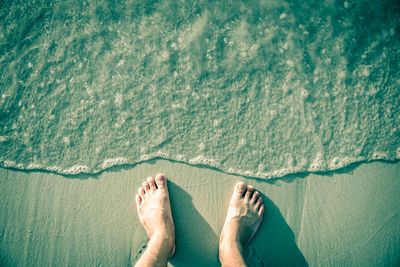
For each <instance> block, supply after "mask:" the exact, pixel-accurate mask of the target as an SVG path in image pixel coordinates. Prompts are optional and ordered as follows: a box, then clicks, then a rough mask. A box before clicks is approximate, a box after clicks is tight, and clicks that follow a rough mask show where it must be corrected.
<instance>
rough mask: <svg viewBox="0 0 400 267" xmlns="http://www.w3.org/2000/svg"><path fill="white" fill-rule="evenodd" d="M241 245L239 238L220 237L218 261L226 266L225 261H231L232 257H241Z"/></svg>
mask: <svg viewBox="0 0 400 267" xmlns="http://www.w3.org/2000/svg"><path fill="white" fill-rule="evenodd" d="M242 254H243V246H242V244H241V243H240V241H239V240H236V239H234V238H231V237H226V238H222V237H221V240H220V243H219V254H218V257H219V261H220V262H221V264H222V266H228V265H227V263H231V262H232V259H234V258H237V257H238V256H240V258H241V259H242Z"/></svg>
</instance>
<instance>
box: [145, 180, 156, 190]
mask: <svg viewBox="0 0 400 267" xmlns="http://www.w3.org/2000/svg"><path fill="white" fill-rule="evenodd" d="M147 183H148V184H149V186H150V190H151V191H156V189H157V187H156V184H155V183H154V178H153V177H149V178H147Z"/></svg>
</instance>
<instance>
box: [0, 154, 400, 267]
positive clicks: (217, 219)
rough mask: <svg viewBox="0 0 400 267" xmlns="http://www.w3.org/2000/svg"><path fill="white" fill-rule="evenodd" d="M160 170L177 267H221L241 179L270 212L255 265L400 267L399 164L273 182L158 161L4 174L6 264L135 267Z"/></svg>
mask: <svg viewBox="0 0 400 267" xmlns="http://www.w3.org/2000/svg"><path fill="white" fill-rule="evenodd" d="M158 172H161V173H164V174H165V175H166V176H167V178H168V179H169V184H168V186H169V188H170V195H171V205H172V210H173V217H174V221H175V224H176V234H177V236H176V254H175V256H174V257H173V258H172V259H171V261H170V264H171V265H172V266H203V267H204V266H219V263H218V260H217V251H218V238H219V233H220V231H221V229H222V225H223V222H224V219H225V213H226V209H227V205H228V201H229V198H230V196H231V193H232V190H233V186H234V184H235V183H237V182H238V181H244V182H246V183H248V184H252V185H254V186H255V187H256V188H257V189H258V190H259V191H260V192H261V193H262V194H263V196H264V199H265V202H266V208H267V211H266V213H265V216H264V221H263V223H262V225H261V228H260V230H259V232H258V234H257V235H256V237H255V239H254V240H253V241H252V243H251V245H250V247H249V249H248V250H247V251H246V255H247V260H248V261H249V263H250V265H252V266H257V265H260V266H261V265H275V266H276V265H278V266H289V265H290V266H293V265H297V266H306V265H310V266H315V265H321V266H383V265H385V266H395V265H398V264H399V263H400V251H399V250H398V248H399V247H400V223H399V221H400V212H399V211H400V209H399V207H400V163H394V164H389V163H382V162H375V163H370V164H361V165H356V166H352V167H350V168H346V169H344V170H342V171H338V172H332V173H329V174H324V175H322V174H310V175H297V176H296V175H295V176H291V177H290V178H288V179H285V181H282V180H277V181H275V183H271V181H269V182H267V181H265V180H256V179H249V178H243V177H240V176H232V175H227V174H224V173H221V172H218V171H215V170H211V169H208V168H198V167H193V166H188V165H185V164H181V163H174V162H169V161H166V160H153V161H149V162H147V163H143V164H140V165H137V166H135V167H126V168H125V167H124V168H122V167H119V168H114V169H111V170H109V171H105V172H103V173H102V174H100V175H96V176H85V175H81V176H79V177H78V178H76V177H65V176H60V175H56V174H52V173H43V172H29V173H27V172H21V171H14V170H6V169H0V194H1V201H0V214H1V216H0V265H1V266H26V265H29V266H50V265H53V266H94V265H102V266H103V265H104V266H128V265H130V264H131V263H134V262H135V259H136V258H137V257H138V255H140V251H141V250H142V249H143V247H144V245H145V244H146V241H147V238H146V235H145V232H144V229H143V228H142V226H141V225H140V222H139V219H138V216H137V214H136V207H135V203H134V199H133V197H134V194H135V192H136V190H137V188H138V186H139V185H140V184H141V183H142V181H143V180H144V179H145V178H146V177H147V176H149V175H153V176H154V175H155V174H157V173H158Z"/></svg>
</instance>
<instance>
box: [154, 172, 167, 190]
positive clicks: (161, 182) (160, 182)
mask: <svg viewBox="0 0 400 267" xmlns="http://www.w3.org/2000/svg"><path fill="white" fill-rule="evenodd" d="M156 184H157V188H159V189H166V187H167V180H166V178H165V176H164V175H162V174H157V175H156Z"/></svg>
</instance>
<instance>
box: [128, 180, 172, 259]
mask: <svg viewBox="0 0 400 267" xmlns="http://www.w3.org/2000/svg"><path fill="white" fill-rule="evenodd" d="M136 204H137V210H138V213H139V219H140V222H141V223H142V225H143V227H144V229H145V230H146V232H147V235H148V236H149V238H150V240H151V241H152V242H155V243H158V242H160V244H162V245H161V249H163V250H164V251H163V253H164V255H165V256H166V257H167V259H168V258H170V257H172V255H173V254H174V252H175V227H174V222H173V219H172V213H171V205H170V201H169V194H168V188H167V179H166V178H165V176H164V175H162V174H158V175H157V176H156V178H155V179H154V178H153V177H149V178H147V181H145V182H144V183H143V185H142V186H141V187H139V189H138V195H136Z"/></svg>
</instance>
